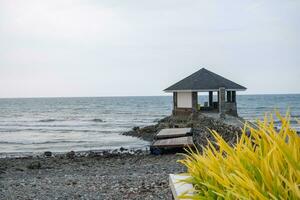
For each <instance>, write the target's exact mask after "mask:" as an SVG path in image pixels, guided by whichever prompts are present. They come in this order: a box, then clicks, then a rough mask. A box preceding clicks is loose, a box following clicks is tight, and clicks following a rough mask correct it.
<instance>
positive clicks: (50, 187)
mask: <svg viewBox="0 0 300 200" xmlns="http://www.w3.org/2000/svg"><path fill="white" fill-rule="evenodd" d="M172 127H179V128H180V127H192V128H193V129H192V130H193V139H194V142H195V144H196V146H197V147H198V148H199V149H200V150H201V146H205V144H206V143H207V139H209V140H213V138H212V136H211V134H210V132H209V129H212V130H216V131H217V132H218V133H219V134H221V135H222V136H223V138H224V139H225V140H226V141H227V142H230V143H231V144H234V143H235V142H236V138H237V136H238V135H239V134H240V133H241V129H240V128H239V127H235V126H231V125H227V124H225V123H224V122H222V121H220V120H215V119H213V118H209V117H206V116H202V115H199V116H197V118H196V119H195V118H193V119H192V118H180V117H172V116H169V117H166V118H164V119H162V120H159V121H158V122H157V123H156V124H155V125H151V126H147V127H142V128H140V127H134V128H133V129H132V130H131V131H128V132H125V133H123V135H128V136H133V137H139V138H141V139H143V140H147V141H153V138H154V136H155V134H156V133H157V131H159V130H160V129H162V128H172ZM179 159H182V156H181V155H177V154H164V155H159V156H154V155H151V154H150V153H149V151H148V150H140V149H136V150H132V149H131V150H130V149H125V148H120V149H118V150H113V151H98V152H97V151H88V152H74V151H71V152H68V153H63V154H53V153H52V152H45V153H44V154H43V155H37V156H27V157H19V158H12V157H11V158H0V199H5V200H6V199H14V200H15V199H45V200H48V199H49V200H50V199H171V198H172V195H171V191H170V188H169V185H168V175H169V174H170V173H182V172H185V171H186V170H185V168H184V167H183V166H182V165H180V164H178V163H177V160H179Z"/></svg>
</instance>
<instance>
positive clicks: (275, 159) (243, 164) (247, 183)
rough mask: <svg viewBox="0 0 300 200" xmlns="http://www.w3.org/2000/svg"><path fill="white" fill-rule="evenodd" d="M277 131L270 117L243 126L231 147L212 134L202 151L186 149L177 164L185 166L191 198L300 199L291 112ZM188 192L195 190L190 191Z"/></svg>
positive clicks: (298, 147) (299, 151)
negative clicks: (191, 188) (211, 138)
mask: <svg viewBox="0 0 300 200" xmlns="http://www.w3.org/2000/svg"><path fill="white" fill-rule="evenodd" d="M277 117H278V119H279V120H280V129H276V128H275V125H274V120H273V117H272V115H271V116H270V117H269V118H268V117H265V119H264V120H263V121H260V120H258V121H257V125H256V127H253V126H249V125H247V124H245V127H244V130H243V133H242V135H241V137H240V138H237V143H236V144H235V145H234V146H232V145H229V144H227V143H226V142H225V141H224V139H223V138H222V137H221V136H220V135H219V134H218V133H217V132H216V131H213V130H212V131H211V134H212V135H213V136H214V138H215V140H216V142H215V143H212V142H211V141H208V145H207V146H206V147H203V152H202V153H200V152H199V151H197V150H191V149H189V150H187V154H185V158H184V159H183V160H180V161H179V162H180V163H182V164H183V165H185V166H186V167H187V169H188V171H187V173H188V175H189V176H190V178H188V179H186V180H184V182H186V183H190V184H193V186H194V190H193V191H187V192H186V193H185V194H183V195H182V196H181V197H180V198H189V199H265V200H267V199H300V137H299V135H297V132H296V131H295V130H293V129H292V128H291V126H290V115H289V114H287V115H286V116H285V117H282V116H281V115H280V114H279V113H277ZM188 192H192V193H193V194H192V195H190V193H188Z"/></svg>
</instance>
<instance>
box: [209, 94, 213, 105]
mask: <svg viewBox="0 0 300 200" xmlns="http://www.w3.org/2000/svg"><path fill="white" fill-rule="evenodd" d="M208 101H209V107H211V108H212V107H213V91H209V92H208Z"/></svg>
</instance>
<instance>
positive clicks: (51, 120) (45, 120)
mask: <svg viewBox="0 0 300 200" xmlns="http://www.w3.org/2000/svg"><path fill="white" fill-rule="evenodd" d="M55 121H63V120H58V119H41V120H38V122H55Z"/></svg>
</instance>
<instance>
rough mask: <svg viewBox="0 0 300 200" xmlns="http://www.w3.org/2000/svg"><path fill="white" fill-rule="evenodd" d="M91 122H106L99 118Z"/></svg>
mask: <svg viewBox="0 0 300 200" xmlns="http://www.w3.org/2000/svg"><path fill="white" fill-rule="evenodd" d="M91 121H92V122H105V121H104V120H102V119H99V118H95V119H92V120H91Z"/></svg>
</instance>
